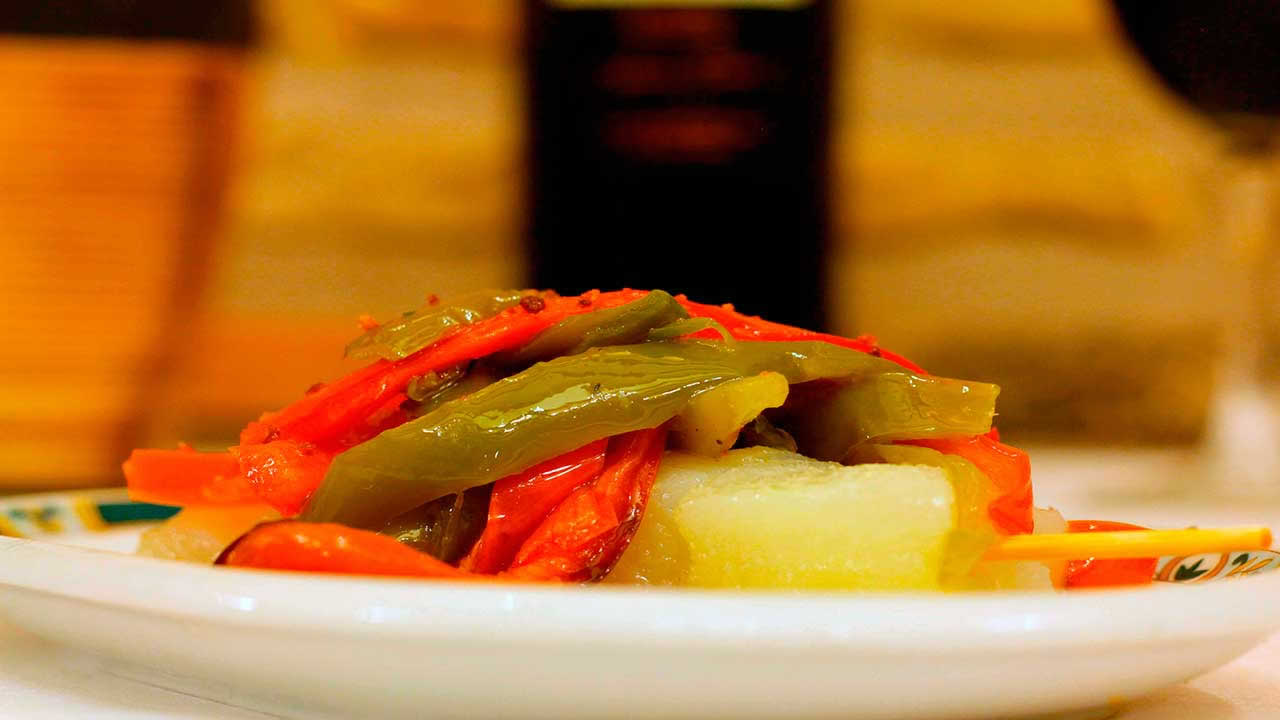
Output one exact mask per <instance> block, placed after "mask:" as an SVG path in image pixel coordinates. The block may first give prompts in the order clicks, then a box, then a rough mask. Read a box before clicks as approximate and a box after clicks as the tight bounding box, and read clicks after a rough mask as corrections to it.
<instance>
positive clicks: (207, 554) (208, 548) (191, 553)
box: [138, 505, 280, 563]
mask: <svg viewBox="0 0 1280 720" xmlns="http://www.w3.org/2000/svg"><path fill="white" fill-rule="evenodd" d="M279 518H280V513H278V512H276V511H275V510H274V509H272V508H270V507H268V506H266V505H235V506H229V507H221V506H214V507H188V508H184V509H183V510H182V511H180V512H179V513H178V514H177V515H174V516H173V517H171V518H169V519H168V520H166V521H164V522H163V523H161V524H159V525H157V526H155V527H153V528H151V529H149V530H147V531H146V532H144V533H142V537H141V538H140V539H139V540H138V554H139V555H145V556H147V557H154V558H161V559H164V560H182V561H184V562H194V563H211V562H213V561H214V560H215V559H216V558H217V557H218V555H219V554H221V553H222V551H223V550H225V549H226V548H227V546H228V545H230V544H231V543H233V542H235V540H236V539H237V538H239V537H240V536H241V535H243V534H245V533H246V532H248V531H249V530H250V529H252V528H253V526H254V525H257V524H258V523H260V522H266V521H268V520H278V519H279Z"/></svg>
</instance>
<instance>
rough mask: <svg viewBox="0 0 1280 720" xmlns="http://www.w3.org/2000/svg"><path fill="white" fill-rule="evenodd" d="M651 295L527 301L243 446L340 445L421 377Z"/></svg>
mask: <svg viewBox="0 0 1280 720" xmlns="http://www.w3.org/2000/svg"><path fill="white" fill-rule="evenodd" d="M646 294H647V291H642V290H619V291H617V292H612V293H596V294H591V293H588V294H584V295H582V296H579V297H553V298H542V297H537V296H530V297H532V298H533V300H534V301H535V302H522V303H521V304H519V305H517V306H515V307H512V308H508V309H506V310H503V311H502V312H500V313H498V314H497V315H495V316H493V317H491V318H487V319H485V320H481V321H479V322H476V323H474V324H472V325H468V326H466V327H465V328H464V329H463V330H462V331H460V332H458V333H456V334H453V335H450V336H448V337H446V338H444V339H443V340H441V341H440V342H438V343H435V344H433V345H430V346H428V347H425V348H423V349H421V350H419V351H417V352H415V353H413V354H412V355H409V356H408V357H405V358H402V359H400V360H396V361H394V362H391V361H387V360H379V361H377V362H375V363H373V364H372V365H369V366H367V367H365V368H363V369H361V370H357V371H356V372H354V373H352V374H351V375H348V376H346V377H344V378H342V379H341V380H338V381H336V382H333V383H331V384H329V385H325V386H324V387H322V388H320V389H319V390H318V391H316V392H314V393H311V394H310V395H307V396H306V397H304V398H303V399H302V400H299V401H298V402H296V403H294V404H293V405H290V406H289V407H287V408H285V409H283V410H281V411H279V412H276V413H268V414H266V415H265V416H263V418H262V419H261V420H260V421H258V422H255V423H250V425H249V427H247V428H245V431H244V432H243V433H241V435H240V442H241V444H245V445H251V444H256V443H261V442H267V441H268V440H275V439H282V440H299V441H305V442H311V443H314V444H316V445H323V444H326V443H330V442H340V441H341V440H342V439H343V436H344V435H347V434H349V433H350V432H351V428H353V427H358V426H360V425H362V424H363V423H364V422H365V421H366V419H367V418H368V417H369V416H371V415H372V414H374V413H375V412H376V411H378V410H380V409H382V408H383V407H384V406H386V405H387V404H388V403H389V402H391V401H394V400H397V399H403V393H404V391H405V388H406V387H407V386H408V384H409V381H410V380H412V379H413V378H415V377H419V376H422V375H426V374H428V373H431V372H442V371H445V370H447V369H449V368H452V367H454V366H456V365H460V364H462V363H465V362H468V361H471V360H476V359H479V358H482V357H485V356H488V355H492V354H493V353H496V352H501V351H504V350H512V349H515V348H517V347H520V346H521V345H523V344H524V343H526V342H528V341H529V340H531V339H532V338H533V337H534V336H535V335H537V334H538V333H540V332H542V331H543V330H546V329H547V328H549V327H551V326H553V325H555V324H556V323H558V322H560V321H561V320H564V319H565V318H567V317H569V316H570V315H575V314H578V313H584V312H590V311H592V310H599V309H604V308H609V307H615V306H617V305H622V304H625V303H628V302H631V301H632V300H636V299H638V298H641V297H644V296H645V295H646ZM584 303H585V304H584Z"/></svg>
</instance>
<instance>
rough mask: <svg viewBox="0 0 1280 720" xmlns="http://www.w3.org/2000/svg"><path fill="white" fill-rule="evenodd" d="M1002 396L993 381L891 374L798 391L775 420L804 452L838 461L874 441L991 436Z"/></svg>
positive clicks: (792, 394) (773, 414) (823, 383)
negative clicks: (993, 421) (978, 381)
mask: <svg viewBox="0 0 1280 720" xmlns="http://www.w3.org/2000/svg"><path fill="white" fill-rule="evenodd" d="M999 393H1000V388H999V387H997V386H995V385H991V384H988V383H976V382H965V381H961V380H951V379H948V378H939V377H934V376H925V377H922V376H919V375H914V374H912V373H909V372H905V371H900V372H890V373H881V374H877V375H871V376H865V377H861V378H852V379H850V380H847V381H841V382H838V383H832V382H817V383H812V384H806V385H801V386H799V387H794V388H792V392H791V396H790V397H789V398H788V399H787V404H786V405H784V406H783V407H782V409H781V410H779V411H776V412H774V413H772V414H771V416H770V417H771V419H773V420H774V421H775V422H778V423H779V424H780V425H781V426H782V427H784V428H785V429H786V430H787V431H788V432H790V433H791V434H792V436H793V437H795V440H796V443H797V445H798V446H799V448H800V452H801V453H802V454H804V455H808V456H809V457H813V458H817V459H819V460H832V461H837V462H839V461H843V460H845V459H846V457H847V456H848V455H849V453H850V452H851V451H852V450H853V449H854V448H856V447H857V446H858V445H860V444H862V443H865V442H867V441H868V440H872V439H874V440H880V441H891V440H907V439H914V438H933V437H943V436H948V435H979V434H981V433H984V432H987V431H988V430H990V429H991V419H992V417H994V415H995V409H996V396H997V395H998V394H999Z"/></svg>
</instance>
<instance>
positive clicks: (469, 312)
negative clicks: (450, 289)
mask: <svg viewBox="0 0 1280 720" xmlns="http://www.w3.org/2000/svg"><path fill="white" fill-rule="evenodd" d="M525 294H527V293H524V292H522V291H519V290H477V291H475V292H471V293H467V294H465V295H460V296H458V297H457V298H454V299H453V300H452V301H451V302H450V303H449V304H448V305H443V304H438V305H426V306H424V307H422V308H420V309H418V310H413V311H410V312H407V313H405V314H404V315H403V316H401V318H400V319H399V320H397V321H395V322H392V323H387V324H385V325H379V326H378V327H376V328H373V329H371V330H369V331H368V332H366V333H365V334H364V335H361V336H360V337H358V338H356V339H355V340H353V341H352V342H351V343H350V344H349V345H347V350H346V355H347V357H349V358H361V359H367V358H378V357H380V358H386V359H387V360H398V359H400V358H402V357H408V356H409V355H412V354H413V353H415V352H417V351H418V350H421V349H422V348H424V347H426V346H428V345H430V344H431V343H433V342H435V341H437V340H439V339H440V338H442V337H444V335H445V333H447V332H449V331H450V330H452V329H454V328H457V327H461V326H463V325H470V324H471V323H474V322H476V321H478V320H483V319H485V318H488V317H493V316H494V315H497V314H498V313H500V312H502V311H503V310H505V309H507V308H509V307H511V306H512V305H515V304H516V303H518V302H520V299H521V297H523V296H524V295H525Z"/></svg>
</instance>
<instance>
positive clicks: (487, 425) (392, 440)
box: [303, 340, 968, 528]
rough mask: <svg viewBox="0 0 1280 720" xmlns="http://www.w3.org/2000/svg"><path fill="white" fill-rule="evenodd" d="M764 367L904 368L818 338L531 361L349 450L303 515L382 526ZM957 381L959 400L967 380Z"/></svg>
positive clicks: (663, 346) (658, 347)
mask: <svg viewBox="0 0 1280 720" xmlns="http://www.w3.org/2000/svg"><path fill="white" fill-rule="evenodd" d="M766 371H773V372H778V373H781V374H782V375H783V376H785V377H786V378H787V380H788V382H791V383H798V382H807V381H809V380H816V379H821V378H846V377H864V376H868V375H874V374H880V373H901V372H902V370H901V369H900V368H899V367H898V366H896V365H894V364H893V363H891V362H889V361H887V360H883V359H880V358H876V357H873V356H871V355H867V354H865V353H861V352H854V351H851V350H847V349H845V348H842V347H838V346H836V345H832V344H829V343H824V342H803V341H799V342H784V343H772V342H749V343H736V344H735V345H734V346H732V347H730V346H727V345H726V344H725V343H722V342H704V341H697V340H693V341H682V342H675V343H643V344H640V345H624V346H616V347H607V348H596V349H593V350H590V351H587V352H585V353H582V354H581V355H573V356H569V357H562V358H556V359H554V360H550V361H548V362H544V363H538V364H537V365H534V366H533V367H531V368H529V369H527V370H525V371H523V372H521V373H518V374H516V375H513V376H511V377H508V378H505V379H502V380H499V381H497V382H495V383H493V384H492V385H490V386H488V387H486V388H483V389H481V390H479V391H477V392H475V393H472V394H471V395H468V396H466V397H464V398H460V399H458V400H454V401H451V402H448V403H445V404H444V405H441V406H440V407H439V408H437V409H436V410H434V411H432V412H430V413H428V414H426V415H423V416H422V417H420V418H417V419H415V420H412V421H410V422H408V423H405V424H404V425H401V426H399V427H396V428H393V429H390V430H387V431H386V432H383V433H382V434H381V435H378V436H377V437H376V438H374V439H372V440H370V441H368V442H366V443H363V444H361V445H357V446H356V447H353V448H351V449H350V450H347V451H346V452H344V453H342V454H341V455H339V456H338V457H337V458H335V459H334V461H333V464H332V465H331V466H330V468H329V472H328V474H327V475H326V476H325V480H324V483H323V484H322V485H321V486H320V487H319V489H317V491H316V493H315V494H314V495H313V496H312V498H311V501H310V503H309V504H308V505H307V508H306V510H305V511H304V513H303V519H306V520H314V521H319V522H329V521H333V522H342V523H344V524H348V525H352V526H355V527H366V528H377V527H380V526H381V525H382V524H383V523H385V522H386V521H387V520H388V519H390V518H391V517H394V516H396V515H399V514H400V513H403V512H406V511H407V510H409V509H412V508H414V507H417V506H419V505H422V504H423V503H426V502H429V501H431V500H434V499H435V498H437V497H441V496H443V495H448V494H452V493H456V492H461V491H463V490H465V489H467V488H469V487H475V486H477V485H483V484H485V483H489V482H493V481H495V480H497V479H498V478H501V477H504V476H506V475H511V474H514V473H516V472H519V471H521V470H523V469H525V468H528V467H530V466H532V465H534V464H536V463H539V462H543V461H544V460H548V459H550V458H553V457H555V456H557V455H561V454H563V453H566V452H568V451H570V450H573V449H574V448H577V447H581V446H582V445H585V444H587V443H589V442H591V441H593V440H598V439H600V438H602V437H610V436H613V435H618V434H621V433H624V432H629V431H632V430H640V429H645V428H652V427H656V426H658V425H661V424H662V423H664V422H666V421H667V420H669V419H671V418H672V417H674V416H675V415H676V414H678V413H680V412H681V411H682V410H683V409H684V407H685V406H686V405H687V404H688V402H689V400H690V399H692V398H693V397H694V396H696V395H698V394H699V393H701V392H703V391H705V390H709V389H711V388H713V387H716V386H718V385H720V384H721V383H724V382H726V381H729V380H734V379H738V378H742V377H747V376H752V375H758V374H759V373H762V372H766ZM918 382H919V383H922V384H928V383H936V382H938V379H936V378H931V377H927V376H926V377H921V378H918ZM955 387H956V389H957V391H958V392H959V394H958V395H957V402H963V401H964V398H965V397H967V396H968V394H967V393H964V392H963V390H964V385H963V384H957V385H955Z"/></svg>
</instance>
